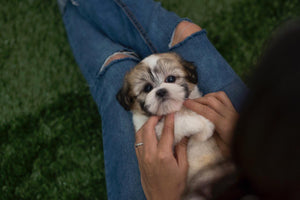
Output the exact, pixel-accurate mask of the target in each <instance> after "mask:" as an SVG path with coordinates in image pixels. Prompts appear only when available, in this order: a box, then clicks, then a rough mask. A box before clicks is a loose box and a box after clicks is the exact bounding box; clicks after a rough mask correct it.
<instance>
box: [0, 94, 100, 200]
mask: <svg viewBox="0 0 300 200" xmlns="http://www.w3.org/2000/svg"><path fill="white" fill-rule="evenodd" d="M0 154H1V156H0V171H1V174H0V190H1V191H0V193H1V196H2V198H3V199H105V198H106V189H105V177H104V163H103V162H104V161H103V152H102V138H101V120H100V117H99V114H98V111H97V107H96V105H95V103H94V102H93V101H92V99H91V97H90V95H88V94H79V93H68V94H64V95H61V96H60V97H59V98H58V99H57V100H56V101H55V102H54V103H53V104H51V105H48V106H45V107H44V108H42V109H41V110H40V111H39V112H38V113H36V114H35V115H26V116H21V117H18V118H17V119H15V120H13V121H11V122H10V123H8V124H6V125H4V126H3V127H1V128H0Z"/></svg>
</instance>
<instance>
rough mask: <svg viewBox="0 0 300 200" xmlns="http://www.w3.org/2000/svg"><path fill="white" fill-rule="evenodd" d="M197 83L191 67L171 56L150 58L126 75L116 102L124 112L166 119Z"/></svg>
mask: <svg viewBox="0 0 300 200" xmlns="http://www.w3.org/2000/svg"><path fill="white" fill-rule="evenodd" d="M197 81H198V80H197V75H196V68H195V66H194V65H193V64H192V63H190V62H187V61H184V60H182V59H181V58H180V57H179V56H178V55H177V54H175V53H163V54H154V55H151V56H149V57H147V58H145V59H144V60H142V61H141V62H140V63H139V64H138V65H137V66H135V67H134V68H133V69H132V70H131V71H130V72H129V73H127V74H126V76H125V81H124V84H123V87H122V89H121V90H120V91H119V93H118V94H117V99H118V101H119V102H120V104H121V105H122V106H123V107H124V108H125V109H126V110H131V111H133V112H139V113H142V114H145V115H166V114H168V113H172V112H175V111H179V110H180V108H181V107H182V104H183V102H184V100H185V99H186V98H187V97H188V96H189V94H190V93H191V91H192V90H193V89H194V87H195V84H196V83H197Z"/></svg>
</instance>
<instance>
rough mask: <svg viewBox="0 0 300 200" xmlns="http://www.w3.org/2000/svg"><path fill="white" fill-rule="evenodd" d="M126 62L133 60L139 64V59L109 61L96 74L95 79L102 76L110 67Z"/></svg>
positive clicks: (129, 58) (128, 58)
mask: <svg viewBox="0 0 300 200" xmlns="http://www.w3.org/2000/svg"><path fill="white" fill-rule="evenodd" d="M126 60H133V61H137V62H140V59H138V58H136V57H133V56H132V57H126V58H121V59H117V60H113V61H111V62H110V63H109V64H108V65H106V66H103V67H102V68H101V69H100V70H99V72H98V73H97V78H99V77H100V76H101V75H103V74H104V73H105V72H106V71H107V70H108V69H110V68H112V65H114V64H116V63H119V62H122V61H126Z"/></svg>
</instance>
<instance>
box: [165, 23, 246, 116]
mask: <svg viewBox="0 0 300 200" xmlns="http://www.w3.org/2000/svg"><path fill="white" fill-rule="evenodd" d="M189 23H190V22H187V23H186V24H185V25H183V26H182V27H181V28H180V29H181V31H180V30H179V31H177V34H178V36H180V37H178V38H176V37H175V36H174V39H175V38H176V41H174V42H173V43H172V46H171V47H170V51H171V52H176V53H178V54H179V55H181V56H182V57H183V58H184V59H186V60H188V61H192V62H194V64H195V65H196V66H197V73H198V78H199V79H198V80H199V82H198V87H199V89H200V90H201V91H202V92H203V93H204V94H207V93H211V92H216V91H224V92H225V93H226V94H227V95H228V97H229V98H230V100H231V102H232V104H233V105H234V107H235V109H236V110H237V111H238V112H239V111H240V110H241V108H242V105H243V102H244V100H245V98H246V96H247V94H248V92H249V90H248V88H247V86H246V85H245V84H244V83H243V81H242V80H241V79H240V78H239V76H238V75H237V74H236V73H235V72H234V71H233V70H232V68H231V67H230V66H229V64H228V63H227V62H226V60H225V59H224V58H223V57H222V56H221V55H220V53H219V52H218V51H217V50H216V48H215V47H214V46H213V45H212V44H211V42H210V41H209V39H208V38H207V36H206V31H205V30H202V29H201V28H200V27H198V28H197V25H196V26H195V24H192V25H191V24H189ZM188 26H190V27H192V28H191V29H185V27H188ZM181 32H184V34H180V33H181ZM174 34H176V32H174Z"/></svg>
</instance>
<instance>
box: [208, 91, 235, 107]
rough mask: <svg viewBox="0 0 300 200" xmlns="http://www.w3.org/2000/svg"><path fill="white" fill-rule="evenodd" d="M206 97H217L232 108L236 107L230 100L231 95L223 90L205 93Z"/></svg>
mask: <svg viewBox="0 0 300 200" xmlns="http://www.w3.org/2000/svg"><path fill="white" fill-rule="evenodd" d="M205 97H215V98H217V99H218V100H219V101H220V102H222V103H223V104H224V105H225V106H227V107H230V108H234V107H233V105H232V103H231V101H230V99H229V97H228V96H227V94H226V93H225V92H223V91H219V92H213V93H209V94H207V95H205Z"/></svg>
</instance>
